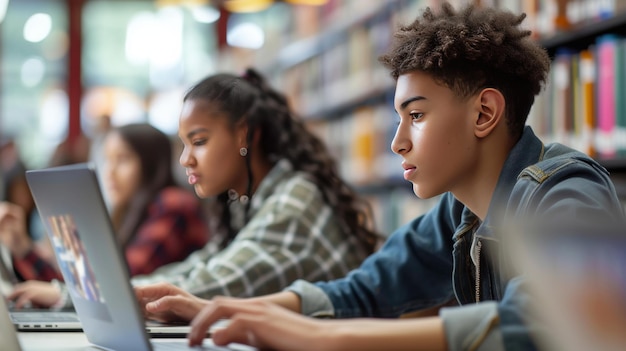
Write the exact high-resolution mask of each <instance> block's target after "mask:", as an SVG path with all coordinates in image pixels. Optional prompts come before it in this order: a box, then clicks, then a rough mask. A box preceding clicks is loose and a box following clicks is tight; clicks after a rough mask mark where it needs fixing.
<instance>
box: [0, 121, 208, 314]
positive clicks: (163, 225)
mask: <svg viewBox="0 0 626 351" xmlns="http://www.w3.org/2000/svg"><path fill="white" fill-rule="evenodd" d="M102 150H103V152H104V158H105V162H104V167H103V169H102V174H103V178H104V179H103V184H104V192H105V193H106V194H107V196H108V198H109V199H110V205H111V212H110V215H111V220H112V223H113V227H114V229H115V232H116V234H117V241H118V243H119V246H120V247H121V248H122V249H123V252H124V253H125V257H126V261H127V263H128V270H129V273H130V275H131V276H133V275H137V274H147V273H151V272H152V271H154V270H155V269H156V268H157V267H159V266H161V265H164V264H167V263H171V262H176V261H182V260H184V259H185V258H186V257H187V256H188V255H189V254H190V253H192V252H194V251H196V250H198V249H200V248H202V247H203V246H204V245H205V244H206V243H207V241H208V239H209V231H208V224H207V221H206V215H205V213H204V212H203V207H202V204H201V201H200V199H199V198H198V197H197V196H195V195H194V194H193V193H192V192H191V191H188V190H187V189H185V188H182V187H180V186H178V185H177V184H176V183H175V181H174V179H173V175H172V174H173V172H172V157H173V156H172V153H171V150H172V148H171V141H170V139H169V138H168V137H167V135H165V134H164V133H162V132H161V131H159V130H158V129H156V128H154V127H153V126H151V125H149V124H128V125H124V126H121V127H117V128H113V129H111V130H110V131H109V132H108V133H107V134H106V137H105V139H104V141H103V148H102ZM13 212H14V214H15V215H14V217H16V218H17V217H18V216H19V215H20V211H19V209H18V208H14V209H13ZM19 223H22V222H19ZM19 223H17V224H19ZM17 224H15V222H14V224H13V227H12V228H9V227H10V224H9V221H5V222H4V223H3V222H0V235H1V236H2V237H5V238H6V237H12V238H19V239H18V240H16V241H18V242H25V243H26V244H27V245H21V246H20V247H13V248H12V253H13V260H14V265H15V267H19V268H22V269H23V273H22V276H23V277H24V278H25V279H26V280H29V281H27V282H25V283H22V284H19V285H17V286H16V287H15V289H14V290H13V292H12V293H11V295H10V298H11V299H16V300H17V303H16V307H18V308H19V307H20V306H23V305H24V304H25V303H27V302H29V301H31V300H34V301H33V302H35V304H36V305H42V306H44V307H49V306H50V305H52V304H54V303H56V302H59V296H58V295H59V289H60V288H62V285H61V284H60V283H58V280H61V275H60V272H59V271H58V269H57V267H55V266H53V265H51V264H49V263H48V262H45V261H43V260H42V259H41V257H40V255H38V254H37V252H36V251H34V250H32V242H30V241H29V240H28V234H27V230H26V228H25V227H23V226H19V225H17ZM9 229H11V230H10V232H9ZM28 244H30V245H28ZM45 281H53V283H52V284H50V283H46V282H45ZM44 296H45V297H47V298H42V297H44ZM50 296H51V297H50ZM40 300H41V301H40ZM51 302H52V304H51Z"/></svg>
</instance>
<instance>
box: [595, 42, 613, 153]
mask: <svg viewBox="0 0 626 351" xmlns="http://www.w3.org/2000/svg"><path fill="white" fill-rule="evenodd" d="M617 44H618V38H617V36H615V35H612V34H607V35H603V36H601V37H599V38H598V39H597V44H596V45H597V65H598V66H597V70H598V90H597V99H598V100H597V101H598V107H597V111H598V115H597V118H598V129H597V131H598V134H597V139H596V142H597V150H598V156H600V157H601V158H613V157H615V155H616V148H615V139H616V138H615V130H616V128H615V124H616V116H615V112H616V108H615V85H616V84H615V82H616V80H615V64H616V56H617V47H618V45H617Z"/></svg>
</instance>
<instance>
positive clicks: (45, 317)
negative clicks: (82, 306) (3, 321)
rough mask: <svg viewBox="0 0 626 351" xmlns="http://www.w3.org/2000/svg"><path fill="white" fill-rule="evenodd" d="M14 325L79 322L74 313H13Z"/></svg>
mask: <svg viewBox="0 0 626 351" xmlns="http://www.w3.org/2000/svg"><path fill="white" fill-rule="evenodd" d="M11 319H12V320H13V322H14V323H37V322H39V323H52V322H56V323H59V322H78V321H79V320H78V316H77V315H76V313H74V312H11Z"/></svg>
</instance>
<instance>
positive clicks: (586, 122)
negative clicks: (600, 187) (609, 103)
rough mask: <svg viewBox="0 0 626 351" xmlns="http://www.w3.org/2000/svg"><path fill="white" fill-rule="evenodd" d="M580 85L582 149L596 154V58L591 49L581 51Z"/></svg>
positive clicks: (593, 155)
mask: <svg viewBox="0 0 626 351" xmlns="http://www.w3.org/2000/svg"><path fill="white" fill-rule="evenodd" d="M579 57H580V67H579V68H580V70H579V75H580V85H581V87H580V88H581V89H580V90H581V94H580V96H581V98H580V102H581V106H580V109H581V115H582V122H583V123H582V126H581V130H580V134H581V150H582V151H585V152H586V153H587V154H588V155H589V156H591V157H595V156H596V148H595V145H594V144H595V143H594V140H593V137H594V130H595V128H596V117H595V95H594V90H595V86H596V84H595V81H596V71H595V59H594V56H593V52H592V51H591V50H583V51H582V52H581V53H580V56H579Z"/></svg>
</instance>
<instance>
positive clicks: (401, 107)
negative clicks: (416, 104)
mask: <svg viewBox="0 0 626 351" xmlns="http://www.w3.org/2000/svg"><path fill="white" fill-rule="evenodd" d="M420 100H426V98H425V97H423V96H421V95H418V96H413V97H410V98H408V99H406V100H404V101H403V102H402V103H401V104H400V110H404V109H405V108H406V107H407V106H408V105H409V104H410V103H412V102H413V101H420ZM396 112H398V111H396Z"/></svg>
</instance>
